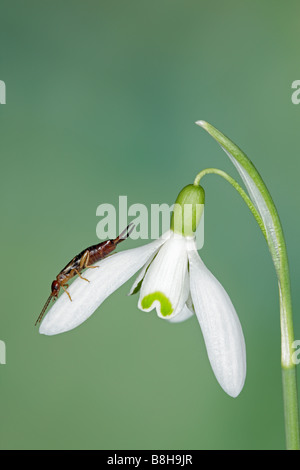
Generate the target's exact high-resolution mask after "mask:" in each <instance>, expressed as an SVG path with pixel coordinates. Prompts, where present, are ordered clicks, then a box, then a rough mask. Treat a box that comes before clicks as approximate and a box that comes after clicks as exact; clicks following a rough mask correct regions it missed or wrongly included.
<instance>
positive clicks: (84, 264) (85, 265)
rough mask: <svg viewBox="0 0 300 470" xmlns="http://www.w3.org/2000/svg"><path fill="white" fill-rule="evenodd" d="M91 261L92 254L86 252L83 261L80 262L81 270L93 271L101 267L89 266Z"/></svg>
mask: <svg viewBox="0 0 300 470" xmlns="http://www.w3.org/2000/svg"><path fill="white" fill-rule="evenodd" d="M89 260H90V252H89V250H86V252H85V253H84V254H83V256H82V258H81V260H80V265H79V267H80V268H81V269H85V268H91V269H95V268H99V266H90V265H89Z"/></svg>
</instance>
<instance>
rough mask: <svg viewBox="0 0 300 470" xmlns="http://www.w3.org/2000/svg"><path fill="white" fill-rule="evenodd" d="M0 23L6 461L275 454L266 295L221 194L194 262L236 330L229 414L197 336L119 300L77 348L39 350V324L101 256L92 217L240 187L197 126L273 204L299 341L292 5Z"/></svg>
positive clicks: (275, 345)
mask: <svg viewBox="0 0 300 470" xmlns="http://www.w3.org/2000/svg"><path fill="white" fill-rule="evenodd" d="M0 10H1V11H0V14H1V28H0V43H1V52H0V79H1V80H4V81H5V82H6V86H7V104H6V105H5V106H4V105H3V106H0V128H1V132H0V135H1V141H0V148H1V186H0V190H1V221H2V227H1V264H2V268H1V289H2V294H1V323H0V325H1V326H0V339H2V340H4V341H5V342H6V347H7V364H6V365H2V366H0V369H1V370H0V372H1V379H0V383H1V392H0V396H1V406H0V410H1V411H0V422H1V430H0V446H1V448H2V449H48V448H50V449H53V448H57V449H77V448H80V449H91V448H96V449H276V448H277V449H281V448H284V445H285V443H284V429H283V427H284V423H283V409H282V394H281V369H280V331H279V307H278V293H277V284H276V276H275V273H274V269H273V265H272V262H271V258H270V255H269V253H268V250H267V247H266V245H265V243H264V239H263V237H262V235H261V233H260V231H259V230H258V227H257V226H256V223H255V221H254V219H253V218H252V216H251V214H250V213H249V211H248V210H246V207H245V206H244V204H243V201H242V200H240V198H239V196H238V195H237V194H236V193H235V191H234V190H233V189H232V188H231V187H230V186H229V185H228V184H227V183H226V182H224V181H223V180H220V179H219V178H218V177H214V176H208V177H206V178H205V180H203V183H204V186H205V190H206V197H207V203H206V212H205V237H206V238H205V246H204V248H203V250H202V251H201V255H202V256H203V259H204V261H205V263H206V264H207V266H208V267H209V268H210V269H211V270H212V272H213V273H214V274H215V275H216V276H217V277H218V278H219V279H220V281H221V282H222V283H223V285H224V286H225V287H226V289H227V290H228V292H229V293H230V296H231V298H232V300H233V302H234V304H235V306H236V309H237V311H238V313H239V316H240V320H241V323H242V325H243V329H244V333H245V337H246V344H247V354H248V374H247V380H246V384H245V388H244V390H243V392H242V393H241V395H240V396H239V397H238V398H237V399H232V398H230V397H228V396H227V395H225V393H224V392H223V391H222V390H221V388H220V387H219V385H218V384H217V382H216V380H215V378H214V375H213V373H212V370H211V368H210V366H209V363H208V359H207V356H206V351H205V347H204V343H203V338H202V335H201V331H200V328H199V326H198V323H197V321H196V319H195V318H193V319H191V320H190V321H188V322H187V323H185V324H181V325H169V324H167V322H162V321H161V320H159V319H158V318H157V317H156V315H155V314H154V313H153V314H145V313H142V312H140V311H139V310H138V309H137V298H136V297H134V298H133V297H132V298H128V297H127V296H126V294H127V292H128V290H129V287H130V285H131V284H130V282H129V283H127V284H126V285H125V286H123V287H122V288H121V289H120V290H119V291H118V292H116V293H114V294H113V295H112V296H111V297H110V298H109V299H107V300H106V301H105V303H104V304H103V305H102V306H101V307H100V308H99V309H98V310H97V312H96V313H95V314H94V315H93V316H92V317H91V318H90V319H89V321H87V322H86V323H84V324H83V325H82V326H81V327H79V328H77V329H76V330H74V331H72V332H69V333H66V334H63V335H60V336H56V337H45V336H41V335H39V334H38V330H37V329H35V328H34V322H35V320H36V317H37V316H38V314H39V313H40V310H41V307H42V305H43V303H44V301H45V300H46V298H47V296H48V295H49V289H50V283H51V281H52V279H53V278H54V277H55V276H56V274H57V271H59V270H60V269H61V268H62V267H63V266H64V265H65V264H66V263H67V262H68V261H69V259H71V258H72V257H73V256H74V255H75V254H76V253H77V252H79V251H81V250H82V249H83V248H85V247H86V246H88V245H90V244H93V243H96V242H97V238H96V224H97V222H98V220H99V218H98V219H97V217H96V208H97V206H98V205H99V204H101V203H104V202H106V203H112V204H117V202H118V196H119V195H127V196H128V204H133V203H137V202H139V203H143V204H146V205H147V206H148V207H149V208H150V204H151V203H162V202H166V203H168V204H172V203H173V202H174V200H175V198H176V196H177V193H178V192H179V190H180V189H181V188H182V187H183V186H184V185H185V184H188V183H190V182H192V181H193V178H194V176H195V174H196V173H197V172H198V171H200V170H201V169H203V168H206V167H210V166H216V167H219V168H221V169H224V170H225V171H228V172H230V173H231V174H232V175H233V176H236V175H237V174H236V171H235V169H234V168H233V166H232V165H231V163H230V162H229V161H228V159H227V157H226V155H225V154H224V153H223V152H222V150H221V149H220V148H219V147H218V145H217V144H216V143H215V142H214V141H213V140H212V139H211V138H210V137H209V136H208V135H207V134H206V133H205V132H204V131H203V130H201V129H200V128H199V127H197V126H196V125H195V124H194V121H196V120H198V119H204V120H206V121H208V122H211V123H212V124H214V125H215V126H216V127H217V128H219V129H220V130H221V131H223V132H224V133H225V134H227V135H228V136H229V137H230V138H231V139H232V140H234V141H235V142H236V143H237V144H238V145H239V146H240V147H241V148H242V149H243V150H244V151H245V152H246V153H247V154H248V155H249V157H250V158H251V159H252V160H253V162H254V163H255V165H256V166H257V167H258V169H259V170H260V172H261V174H262V176H263V177H264V179H265V181H266V183H267V185H268V187H269V189H270V191H271V194H272V196H273V198H274V200H275V202H276V204H277V207H278V210H279V214H280V216H281V219H282V223H283V226H284V229H285V235H286V239H287V245H288V251H289V258H290V266H291V275H292V288H293V303H294V312H295V334H296V338H300V320H299V315H298V311H299V302H300V292H299V290H298V285H297V281H298V278H299V268H298V266H299V249H298V243H299V231H300V224H299V215H298V210H299V180H298V172H299V170H300V160H299V155H298V153H299V150H298V149H299V124H300V106H296V105H293V104H292V102H291V94H292V90H291V83H292V82H293V81H294V80H296V79H300V77H299V63H298V62H299V60H298V58H299V51H298V43H299V15H300V5H299V2H298V1H289V2H278V1H274V0H269V1H266V0H265V1H261V0H260V1H256V0H254V1H253V0H251V1H250V0H249V1H243V2H241V1H233V0H227V1H226V2H224V1H222V0H219V1H209V2H208V1H200V0H198V1H186V0H185V1H183V0H181V1H179V0H152V1H151V2H150V1H144V0H134V1H128V2H125V1H122V0H115V1H99V0H98V1H91V0H88V1H84V2H83V1H81V2H80V1H74V0H72V1H66V0H64V1H57V0H56V1H51V2H50V1H45V2H39V1H32V0H29V1H27V2H23V1H15V2H11V1H7V0H2V1H1V6H0ZM139 244H142V242H134V241H132V240H129V241H128V242H127V243H126V247H125V244H124V246H123V248H124V249H125V248H130V247H134V246H137V245H139ZM116 275H117V273H116Z"/></svg>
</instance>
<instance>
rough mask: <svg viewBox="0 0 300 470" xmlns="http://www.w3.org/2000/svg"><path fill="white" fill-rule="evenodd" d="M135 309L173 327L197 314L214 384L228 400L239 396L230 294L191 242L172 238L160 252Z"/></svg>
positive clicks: (241, 346)
mask: <svg viewBox="0 0 300 470" xmlns="http://www.w3.org/2000/svg"><path fill="white" fill-rule="evenodd" d="M140 282H141V280H139V283H140ZM135 286H136V283H135V284H134V286H133V289H132V290H134V288H135ZM138 306H139V308H140V309H141V310H143V311H146V312H149V311H150V310H153V309H156V312H157V315H158V316H159V317H160V318H163V319H166V320H169V321H170V322H173V323H175V322H180V321H184V320H186V319H188V318H190V317H191V316H192V315H193V314H194V313H195V314H196V316H197V319H198V321H199V324H200V327H201V329H202V333H203V336H204V340H205V345H206V349H207V353H208V357H209V360H210V363H211V366H212V369H213V371H214V373H215V376H216V378H217V380H218V382H219V383H220V385H221V387H222V388H223V389H224V390H225V392H226V393H228V394H229V395H230V396H232V397H236V396H237V395H239V393H240V392H241V390H242V388H243V386H244V382H245V377H246V348H245V341H244V336H243V332H242V328H241V325H240V322H239V319H238V316H237V314H236V312H235V309H234V306H233V304H232V302H231V300H230V298H229V296H228V294H227V293H226V291H225V290H224V288H223V287H222V285H221V284H220V283H219V281H218V280H217V279H216V278H215V277H214V276H213V275H212V273H211V272H210V271H209V270H208V269H207V268H206V266H205V265H204V263H203V261H202V260H201V258H200V256H199V254H198V251H197V247H196V243H195V240H194V239H193V238H190V237H184V236H182V235H179V234H174V235H172V236H171V237H170V238H169V239H168V240H167V241H166V242H165V244H164V245H163V246H162V247H161V248H160V249H159V251H158V253H157V255H156V257H155V258H154V260H153V261H152V262H151V264H150V265H149V266H148V269H147V271H146V272H145V273H144V277H143V278H142V283H141V287H140V298H139V302H138Z"/></svg>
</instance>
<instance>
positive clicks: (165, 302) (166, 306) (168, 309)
mask: <svg viewBox="0 0 300 470" xmlns="http://www.w3.org/2000/svg"><path fill="white" fill-rule="evenodd" d="M155 300H158V301H159V303H160V311H161V314H162V315H163V316H164V317H168V316H169V315H171V313H172V312H173V307H172V304H171V302H170V300H169V299H168V297H166V296H165V294H163V293H162V292H153V294H148V295H146V296H145V297H144V298H143V299H142V302H141V305H142V308H144V309H148V308H150V307H151V305H152V304H153V302H154V301H155Z"/></svg>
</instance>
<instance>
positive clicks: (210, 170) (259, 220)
mask: <svg viewBox="0 0 300 470" xmlns="http://www.w3.org/2000/svg"><path fill="white" fill-rule="evenodd" d="M210 174H214V175H219V176H221V177H222V178H224V179H225V180H226V181H227V182H228V183H230V184H231V186H233V187H234V189H236V190H237V192H238V193H239V195H240V196H241V197H242V198H243V199H244V201H245V203H246V204H247V206H248V208H249V209H250V211H251V212H252V214H253V215H254V217H255V220H256V222H257V223H258V225H259V226H260V229H261V231H262V233H263V235H264V237H265V239H266V240H267V234H266V229H265V226H264V223H263V221H262V218H261V216H260V215H259V213H258V211H257V210H256V208H255V206H254V204H253V203H252V201H251V199H250V197H249V196H248V195H247V193H246V192H245V191H244V190H243V188H242V187H241V186H240V185H239V183H238V182H237V181H235V179H233V178H232V177H231V176H229V175H228V174H227V173H225V171H222V170H219V169H218V168H206V169H205V170H202V171H200V173H198V175H197V176H196V178H195V181H194V185H195V186H198V185H199V183H200V180H201V179H202V178H203V176H205V175H210Z"/></svg>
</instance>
